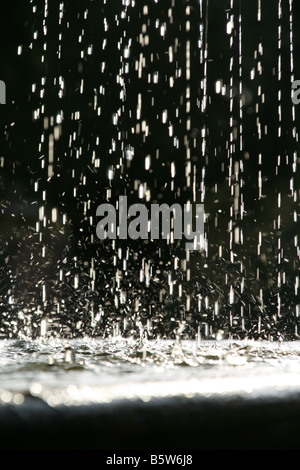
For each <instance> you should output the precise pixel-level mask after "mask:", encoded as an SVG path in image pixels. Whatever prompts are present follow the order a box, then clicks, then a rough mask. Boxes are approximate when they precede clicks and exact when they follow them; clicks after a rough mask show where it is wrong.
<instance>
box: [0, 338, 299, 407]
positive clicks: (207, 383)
mask: <svg viewBox="0 0 300 470" xmlns="http://www.w3.org/2000/svg"><path fill="white" fill-rule="evenodd" d="M299 358H300V342H298V341H295V342H282V343H279V342H268V341H226V340H220V341H213V340H208V341H201V342H198V343H197V342H195V341H188V340H185V341H182V342H181V343H177V342H174V341H172V340H157V341H147V342H144V343H143V344H141V343H140V342H137V341H136V340H128V339H126V340H125V339H122V338H114V339H105V340H104V339H90V338H87V339H80V340H78V339H77V340H71V341H63V340H57V339H47V340H45V339H39V340H34V341H32V340H2V341H1V342H0V403H1V404H2V405H5V404H14V405H21V404H22V403H23V402H24V400H25V397H26V396H28V395H29V396H34V397H38V398H40V399H42V400H43V401H45V402H46V403H47V404H48V405H50V406H51V407H58V406H60V405H67V406H77V405H90V404H107V403H112V402H114V401H118V400H127V401H128V400H129V401H134V400H137V399H138V400H142V401H143V402H148V401H150V400H151V399H155V398H168V397H180V396H182V397H185V398H188V397H201V396H202V397H214V396H215V397H223V396H230V395H232V394H238V395H239V396H242V397H245V398H249V399H251V398H254V399H255V398H257V397H260V396H274V395H275V396H276V395H278V394H281V395H282V394H284V395H287V394H289V393H295V392H298V391H300V360H299Z"/></svg>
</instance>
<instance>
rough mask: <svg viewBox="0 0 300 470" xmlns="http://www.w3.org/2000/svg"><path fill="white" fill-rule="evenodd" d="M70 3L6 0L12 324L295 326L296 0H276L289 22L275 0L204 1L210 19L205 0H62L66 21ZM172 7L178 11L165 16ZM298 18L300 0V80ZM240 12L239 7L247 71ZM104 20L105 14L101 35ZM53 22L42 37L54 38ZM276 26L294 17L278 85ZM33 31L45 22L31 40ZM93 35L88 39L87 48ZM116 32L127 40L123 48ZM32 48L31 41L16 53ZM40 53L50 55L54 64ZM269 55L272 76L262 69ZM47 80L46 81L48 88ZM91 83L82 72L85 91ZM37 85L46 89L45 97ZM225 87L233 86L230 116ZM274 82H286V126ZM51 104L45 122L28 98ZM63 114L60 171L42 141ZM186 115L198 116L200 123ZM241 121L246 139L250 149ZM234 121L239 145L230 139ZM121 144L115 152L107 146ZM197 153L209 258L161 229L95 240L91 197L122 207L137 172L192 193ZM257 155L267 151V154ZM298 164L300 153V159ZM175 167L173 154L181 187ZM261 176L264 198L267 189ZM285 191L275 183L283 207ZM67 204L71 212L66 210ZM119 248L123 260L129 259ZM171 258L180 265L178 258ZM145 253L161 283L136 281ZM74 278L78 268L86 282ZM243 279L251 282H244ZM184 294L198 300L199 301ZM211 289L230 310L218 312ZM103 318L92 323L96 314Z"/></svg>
mask: <svg viewBox="0 0 300 470" xmlns="http://www.w3.org/2000/svg"><path fill="white" fill-rule="evenodd" d="M59 4H60V2H57V1H55V0H54V1H52V0H51V2H50V1H49V5H48V14H47V16H46V17H45V16H44V4H43V2H37V4H36V12H33V9H32V7H33V5H34V4H32V3H30V2H29V1H22V2H16V1H11V2H9V3H8V2H5V4H4V5H2V6H1V18H0V23H1V28H0V35H1V41H0V44H1V45H0V48H1V64H0V79H1V80H4V81H5V83H6V86H7V104H6V105H2V106H1V108H0V129H1V130H0V157H4V159H3V164H2V166H1V168H0V203H1V211H0V215H1V225H0V227H1V229H0V292H1V300H0V332H1V335H2V336H3V337H7V336H10V337H15V336H20V334H25V335H33V336H36V335H38V334H39V333H40V320H41V318H47V321H48V331H49V333H51V334H55V335H71V336H78V335H83V334H84V333H86V334H91V335H99V334H101V335H107V334H114V332H116V331H118V329H120V330H121V331H122V333H123V334H124V335H126V334H132V333H133V334H139V328H137V326H136V323H137V322H141V323H142V325H143V326H144V328H145V330H147V332H148V334H149V335H150V336H151V337H152V336H158V335H160V336H172V335H174V331H175V329H176V328H177V327H178V324H179V323H180V322H181V321H185V322H186V324H187V327H186V329H185V333H186V335H188V336H194V335H195V334H199V333H200V334H201V336H205V337H213V336H214V335H215V334H216V332H217V331H220V330H221V331H222V332H223V333H224V335H226V336H227V335H231V337H237V338H242V337H245V336H249V337H256V338H257V337H264V338H269V339H270V338H274V339H278V338H279V337H282V338H295V337H297V333H298V331H297V326H298V321H299V320H298V313H297V312H298V311H297V306H299V296H298V294H297V291H296V290H295V279H296V276H297V275H299V245H298V247H297V246H295V242H294V237H295V236H296V235H298V233H299V222H297V221H296V222H295V221H294V216H293V213H294V211H296V212H298V213H299V172H298V171H297V172H296V173H294V172H293V165H292V163H293V159H294V155H295V152H297V151H298V147H299V144H298V134H297V125H298V121H299V109H298V108H297V107H295V113H296V120H295V122H293V121H292V103H291V88H290V87H291V83H290V80H291V73H290V50H289V47H290V44H289V39H290V31H289V28H290V24H289V2H288V1H285V0H283V1H282V19H281V20H279V19H278V2H277V1H273V0H269V1H264V2H262V4H263V6H262V8H263V10H262V21H261V22H258V21H257V2H254V1H253V2H249V1H248V2H247V1H246V0H240V1H239V2H238V1H236V0H235V1H234V2H233V8H231V6H230V1H226V2H219V1H217V0H209V2H208V11H207V9H206V3H204V2H203V12H202V16H201V14H200V10H199V3H198V2H196V1H194V0H190V1H182V2H177V1H176V2H172V1H171V0H166V1H162V0H160V1H158V3H154V2H152V1H150V0H149V1H148V0H145V1H143V2H139V1H137V2H136V5H135V6H134V7H132V6H128V8H127V13H126V17H125V19H121V17H120V12H121V11H122V9H123V10H124V11H125V10H126V8H125V5H122V2H121V1H115V0H114V1H107V3H105V2H104V1H103V0H99V1H97V0H94V1H88V0H81V1H79V0H78V1H66V2H64V9H63V18H62V21H61V24H59V21H58V20H59V11H60V10H59ZM124 4H125V2H124ZM145 5H148V7H149V11H148V15H144V12H143V8H144V6H145ZM187 6H190V8H191V14H190V18H189V19H190V24H191V29H190V31H188V32H187V31H186V30H185V21H186V19H187V16H186V7H187ZM170 9H171V10H172V17H173V23H170V16H169V10H170ZM86 12H88V13H87V16H86V17H85V14H86ZM232 14H233V15H234V18H235V20H234V32H233V34H232V39H233V46H232V48H230V35H228V34H227V33H226V24H227V22H228V19H229V17H230V15H232ZM299 14H300V13H299V5H297V2H295V1H294V2H293V18H294V23H293V48H294V49H293V53H294V75H295V79H298V78H300V70H299V68H300V65H299V50H300V44H299V40H300V39H299V28H298V27H297V25H298V21H300V16H299ZM239 15H241V18H242V23H241V31H242V62H241V76H240V75H239V63H238V56H239V49H238V34H239V22H238V17H239ZM104 18H106V20H107V24H108V26H109V28H108V30H107V31H106V30H105V27H104V21H103V19H104ZM117 19H118V21H117ZM156 19H159V21H160V22H161V23H164V22H165V23H166V25H167V33H166V35H165V36H164V37H162V36H160V34H159V28H156V27H155V21H156ZM43 22H45V23H44V24H43ZM146 23H147V34H148V35H149V38H150V43H149V46H145V47H142V46H141V44H140V43H139V41H138V38H139V35H140V34H141V33H142V27H143V24H146ZM45 25H46V27H47V34H46V36H44V34H43V27H44V26H45ZM279 26H281V28H282V43H281V64H282V75H281V80H278V27H279ZM200 27H203V28H204V31H205V34H206V35H207V45H208V62H207V71H208V72H207V96H208V104H207V107H206V109H205V112H201V100H202V99H203V93H204V92H203V77H204V63H203V60H202V59H201V55H202V54H203V47H202V49H201V48H199V46H198V41H199V39H200V36H201V35H200V29H199V28H200ZM83 30H84V34H82V31H83ZM35 31H36V32H37V33H38V36H37V38H36V39H34V32H35ZM125 33H126V34H125ZM59 34H61V40H60V39H59ZM81 34H82V42H81V43H79V42H78V37H79V36H80V35H81ZM124 34H125V35H124ZM204 36H205V35H204ZM121 38H123V42H122V46H121V49H119V48H118V43H119V41H120V39H121ZM129 38H131V40H132V43H131V52H130V56H129V58H128V60H127V62H128V66H129V72H128V73H127V74H125V75H124V76H123V77H124V80H125V87H126V101H124V102H121V101H120V97H119V96H120V90H121V86H120V84H119V83H117V81H116V76H117V75H118V73H119V70H120V67H122V65H124V63H125V62H124V59H122V57H121V52H122V48H123V46H124V45H125V44H126V40H127V39H129ZM176 38H177V43H178V47H177V50H176V52H174V62H173V63H170V62H169V61H168V50H169V47H170V46H174V43H175V40H176ZM104 40H107V46H106V48H105V49H104V50H103V48H102V44H103V41H104ZM188 40H189V41H190V47H191V52H190V53H191V78H190V81H189V86H190V94H191V98H190V103H191V105H190V111H189V112H187V111H186V100H187V98H186V87H187V81H186V77H185V67H186V41H188ZM259 43H262V45H263V55H262V56H261V57H260V56H255V51H257V50H258V44H259ZM44 44H46V49H44ZM91 44H92V45H93V53H92V55H89V54H88V52H87V50H88V47H89V46H90V45H91ZM20 45H22V54H21V55H18V54H17V50H18V46H20ZM60 47H61V57H60V58H59V56H58V51H59V48H60ZM81 51H83V56H82V55H81ZM141 53H142V54H143V56H144V57H145V58H146V66H145V68H144V69H143V73H142V76H141V77H140V78H139V77H138V74H137V71H136V69H135V63H136V61H138V60H139V57H140V54H141ZM42 55H44V57H45V59H44V61H43V62H42V61H41V57H42ZM232 57H233V68H232V71H230V60H231V58H232ZM122 61H123V62H122ZM259 61H260V62H261V67H262V73H261V74H259V73H257V70H258V62H259ZM102 63H105V69H104V71H103V70H101V64H102ZM179 69H181V70H182V74H181V76H180V77H178V78H176V79H175V82H174V87H173V88H170V86H169V78H170V76H174V77H175V76H176V73H178V70H179ZM252 69H256V73H255V77H254V79H253V80H251V79H250V72H251V70H252ZM156 71H158V72H159V81H158V83H157V84H155V83H153V80H152V81H151V82H149V79H148V76H149V75H150V76H152V75H153V73H154V72H156ZM42 77H45V84H44V85H43V84H42ZM59 77H63V79H64V83H65V87H64V92H63V96H62V97H61V98H59V96H58V92H59ZM219 79H222V80H223V83H224V84H225V85H226V86H227V92H226V94H225V96H222V95H220V94H216V93H215V82H216V81H217V80H219ZM81 80H83V83H84V87H83V92H82V93H81V90H80V86H81ZM230 80H232V82H230ZM240 81H241V82H242V84H243V93H244V99H245V104H244V106H243V117H242V119H241V118H240V115H239V83H240ZM32 84H36V91H35V92H33V91H32ZM259 86H261V90H262V92H263V93H264V94H265V102H264V103H261V97H260V96H258V93H257V90H258V87H259ZM100 87H102V89H104V90H105V93H104V94H101V93H100V91H99V90H100ZM230 87H231V88H232V93H233V97H234V98H233V109H232V111H230V96H229V93H230ZM42 90H44V91H43V93H44V95H43V97H41V92H42ZM279 90H281V93H282V99H281V105H282V121H281V126H282V132H281V136H280V137H279V136H278V126H279V118H278V91H279ZM138 93H141V96H142V111H141V118H140V121H139V122H138V120H137V118H136V108H137V101H138V98H137V96H138ZM95 96H96V97H97V100H98V106H101V114H100V116H99V115H97V111H96V110H95V109H94V100H95ZM152 100H154V101H152ZM258 104H259V106H258V108H257V107H256V105H258ZM41 106H44V110H43V112H42V113H41V118H40V119H33V115H34V111H35V110H37V109H41ZM119 108H120V109H122V113H121V116H120V117H119V120H118V124H117V125H113V124H112V115H113V114H114V113H115V112H117V110H118V109H119ZM176 108H177V110H178V111H177V114H176ZM61 110H62V111H63V114H64V119H63V122H62V124H61V136H60V138H59V139H58V140H56V141H55V148H54V168H53V171H54V174H53V176H52V177H50V178H49V177H48V153H49V151H48V141H49V135H50V134H52V133H53V130H54V124H53V125H51V124H50V126H49V128H48V129H45V126H44V118H45V117H48V118H49V120H50V122H51V117H53V119H54V120H55V117H56V116H57V114H58V113H59V112H60V111H61ZM163 110H168V120H169V121H170V122H172V124H173V129H174V135H176V136H177V138H178V147H177V148H175V147H174V144H173V138H170V137H169V134H168V125H166V124H162V121H161V115H162V112H163ZM76 111H80V118H79V119H75V113H76ZM230 118H232V121H230ZM187 119H190V120H191V126H190V129H189V130H187V127H186V123H187ZM257 119H259V122H260V123H261V127H262V129H264V126H265V125H267V127H268V132H267V134H264V132H262V137H261V138H259V134H258V131H257ZM143 120H146V121H147V124H148V125H149V129H150V133H149V135H148V136H147V137H145V136H144V134H143V133H142V132H140V133H137V132H134V133H133V132H132V129H133V128H134V129H136V125H137V124H139V123H141V122H142V121H143ZM241 124H242V126H243V134H242V138H243V145H242V149H240V148H239V145H238V142H239V138H240V125H241ZM203 127H205V128H206V147H205V151H204V152H202V150H201V149H202V144H203V136H202V134H201V129H202V128H203ZM233 128H234V129H235V131H234V132H235V134H234V135H235V138H234V139H235V140H234V141H233V142H232V143H233V146H232V147H231V149H230V148H229V145H230V144H229V142H230V132H231V131H232V129H233ZM293 129H294V132H295V134H293ZM41 136H43V139H44V141H42V140H41ZM112 141H114V142H115V147H112ZM127 146H131V147H132V148H134V158H133V160H132V161H131V162H128V161H127V160H126V154H125V150H126V147H127ZM187 148H189V149H190V158H191V167H192V173H193V172H194V171H195V173H196V174H197V181H196V188H197V194H198V198H199V199H198V200H197V202H202V201H201V193H202V192H203V187H204V188H205V196H204V204H205V211H206V213H207V214H209V217H208V220H207V224H206V233H207V240H208V247H209V248H208V254H207V256H206V254H205V253H194V252H193V253H191V254H190V258H189V259H186V256H187V255H186V252H185V249H184V244H177V245H174V246H167V245H166V244H165V242H164V241H157V242H156V243H153V242H149V243H143V242H141V241H136V242H133V241H130V240H129V241H126V243H125V242H117V243H116V245H115V246H112V244H111V242H109V241H105V242H101V241H99V240H98V239H97V238H96V235H95V228H96V223H97V219H96V216H95V213H96V208H97V206H98V205H99V204H101V203H102V202H104V201H106V200H107V196H108V191H111V198H110V201H111V202H112V203H114V201H115V200H116V199H117V198H118V196H119V195H120V194H127V195H128V198H129V202H130V201H132V202H137V201H138V196H137V190H136V188H137V187H138V185H139V184H143V183H146V184H147V186H148V187H149V188H150V189H151V202H155V201H156V202H157V201H159V202H166V203H169V204H171V203H172V202H180V203H184V202H186V200H187V199H188V198H190V197H191V188H190V187H189V186H188V185H187V182H186V176H185V172H186V167H187V153H186V149H187ZM157 152H159V154H157ZM259 154H261V155H262V160H261V163H259ZM146 155H151V171H146V170H145V167H144V159H145V157H146ZM157 155H159V158H156V156H157ZM279 155H280V164H278V156H279ZM95 156H96V158H99V159H100V167H99V168H98V167H96V166H95V164H94V159H95ZM43 160H44V162H45V166H44V168H43V167H42V161H43ZM296 160H297V161H298V162H299V158H298V157H296ZM171 162H175V164H176V176H175V178H174V181H173V183H172V184H173V186H172V185H171V177H170V167H171ZM235 163H237V164H238V166H239V168H240V172H239V177H238V178H237V179H235V176H234V174H233V175H231V171H232V169H233V168H235V166H234V165H235ZM110 168H113V169H114V173H115V177H114V179H113V180H112V181H109V179H108V177H107V174H108V169H110ZM241 169H242V170H241ZM259 171H261V175H262V181H263V195H264V197H263V198H259V188H258V174H259ZM291 178H293V180H294V190H295V192H296V193H297V194H298V200H296V201H295V200H294V199H293V197H291V190H290V180H291ZM241 180H243V184H242V187H241V189H240V199H239V202H240V203H241V198H243V202H244V210H245V214H244V217H243V219H241V216H240V213H237V214H235V215H231V210H232V208H233V205H234V199H233V194H232V188H234V186H235V185H236V184H238V185H241ZM37 182H38V190H37V191H36V190H35V184H36V183H37ZM216 185H217V186H216ZM75 187H76V195H74V188H75ZM216 188H217V189H216ZM278 193H281V201H282V205H281V208H280V209H279V208H278V204H277V201H278ZM87 201H89V204H86V203H87ZM42 205H44V207H45V216H46V224H45V226H43V223H40V228H39V231H38V232H37V230H36V222H37V221H38V217H39V216H38V210H39V207H40V206H42ZM53 208H57V209H58V214H59V215H58V221H57V222H56V223H53V222H52V221H51V211H52V209H53ZM63 214H65V215H66V222H65V223H64V222H63ZM278 215H280V216H281V227H278V223H277V220H278ZM236 227H237V228H239V229H242V230H243V235H244V243H243V244H236V243H233V245H231V244H230V243H231V242H230V240H231V238H232V236H233V233H234V229H235V228H236ZM259 232H261V233H262V234H263V242H262V246H261V252H260V255H258V253H257V243H258V235H259ZM279 243H280V245H279ZM220 246H222V254H221V256H219V247H220ZM118 249H120V250H121V256H119V253H120V252H119V251H118ZM297 249H298V252H297ZM43 250H44V251H43ZM278 255H280V258H278ZM124 257H127V267H126V269H124V267H123V260H124ZM175 257H178V259H179V261H180V262H179V268H178V269H176V270H175V269H174V259H175ZM145 264H148V266H149V267H150V268H151V273H152V277H151V279H150V283H149V286H146V285H145V281H143V280H142V281H141V280H140V270H141V269H144V266H145ZM186 268H188V269H190V278H187V274H186ZM117 269H118V270H119V272H118V275H117ZM91 271H92V273H91ZM61 273H62V274H61ZM170 275H171V276H172V279H173V280H174V281H176V284H175V287H174V294H173V295H170V294H169V286H168V276H170ZM61 276H62V277H61ZM74 276H78V279H79V287H78V288H77V289H76V288H75V287H74ZM93 276H94V277H93ZM118 276H119V277H120V279H121V280H118V279H119V278H118ZM278 277H279V278H280V279H281V282H280V284H279V283H278ZM92 281H94V282H92ZM179 284H181V285H182V290H183V295H182V296H181V297H180V296H179V295H178V285H179ZM243 284H244V286H245V287H244V290H241V286H242V285H243ZM230 289H233V290H234V293H235V296H234V303H230V302H229V300H228V299H229V292H230ZM121 291H122V292H125V293H126V296H127V297H126V302H124V303H121V302H120V292H121ZM43 292H46V296H45V294H43ZM187 298H190V306H189V307H188V308H187V300H186V299H187ZM262 298H263V302H262V300H261V299H262ZM205 299H207V300H205ZM200 301H201V306H199V304H200ZM215 302H218V305H219V307H220V308H219V313H218V314H216V310H215ZM95 318H97V321H93V319H95ZM124 320H126V321H125V323H124ZM124 325H126V326H124Z"/></svg>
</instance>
